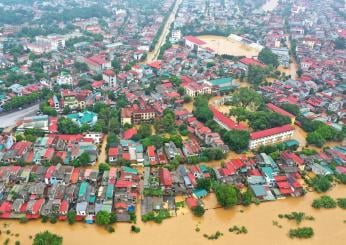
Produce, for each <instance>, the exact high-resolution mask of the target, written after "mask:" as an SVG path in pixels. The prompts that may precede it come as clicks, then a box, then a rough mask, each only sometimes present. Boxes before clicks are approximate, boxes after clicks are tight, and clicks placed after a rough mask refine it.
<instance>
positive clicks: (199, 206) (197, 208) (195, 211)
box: [192, 205, 205, 217]
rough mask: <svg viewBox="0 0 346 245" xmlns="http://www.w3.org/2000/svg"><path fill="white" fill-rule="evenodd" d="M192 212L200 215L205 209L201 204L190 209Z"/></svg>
mask: <svg viewBox="0 0 346 245" xmlns="http://www.w3.org/2000/svg"><path fill="white" fill-rule="evenodd" d="M192 213H193V214H194V215H195V216H197V217H202V216H203V215H204V213H205V209H204V208H203V207H202V206H201V205H198V206H196V207H194V208H193V209H192Z"/></svg>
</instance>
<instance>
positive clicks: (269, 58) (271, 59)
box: [258, 48, 279, 67]
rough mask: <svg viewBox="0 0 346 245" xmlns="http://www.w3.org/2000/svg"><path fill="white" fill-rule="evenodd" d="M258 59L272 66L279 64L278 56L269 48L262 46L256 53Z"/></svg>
mask: <svg viewBox="0 0 346 245" xmlns="http://www.w3.org/2000/svg"><path fill="white" fill-rule="evenodd" d="M258 60H259V61H261V62H262V63H264V64H266V65H271V66H273V67H278V66H279V60H278V56H277V55H276V54H274V53H273V52H272V51H271V50H270V49H269V48H264V49H262V50H261V52H260V53H259V54H258Z"/></svg>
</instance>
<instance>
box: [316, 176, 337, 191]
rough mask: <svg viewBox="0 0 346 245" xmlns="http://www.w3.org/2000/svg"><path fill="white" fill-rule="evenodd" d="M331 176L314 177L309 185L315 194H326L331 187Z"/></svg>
mask: <svg viewBox="0 0 346 245" xmlns="http://www.w3.org/2000/svg"><path fill="white" fill-rule="evenodd" d="M332 180H333V179H332V177H331V176H316V177H315V178H313V179H312V180H311V185H312V187H313V188H314V190H315V191H317V192H326V191H328V190H329V189H330V188H331V187H332Z"/></svg>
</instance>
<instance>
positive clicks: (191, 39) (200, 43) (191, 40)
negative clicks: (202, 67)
mask: <svg viewBox="0 0 346 245" xmlns="http://www.w3.org/2000/svg"><path fill="white" fill-rule="evenodd" d="M184 39H185V40H187V41H189V42H192V43H194V44H197V45H204V44H206V42H204V41H202V40H201V39H199V38H197V37H194V36H185V37H184Z"/></svg>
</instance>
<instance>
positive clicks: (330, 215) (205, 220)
mask: <svg viewBox="0 0 346 245" xmlns="http://www.w3.org/2000/svg"><path fill="white" fill-rule="evenodd" d="M328 195H330V196H332V197H334V198H338V197H345V196H346V186H336V187H334V189H333V190H331V191H330V192H329V193H328ZM318 196H319V195H318V194H316V193H308V194H307V195H306V196H305V197H302V198H289V199H285V200H277V201H274V202H268V203H262V204H260V205H259V206H256V205H252V206H250V207H248V208H244V207H241V206H239V207H235V208H233V209H229V210H224V209H221V208H217V209H214V208H215V207H217V202H216V199H215V196H214V195H212V194H210V195H209V196H208V197H207V198H205V200H204V203H205V207H206V208H207V209H208V210H207V211H206V213H205V215H204V217H202V218H196V217H193V216H192V215H191V212H190V211H189V210H187V208H182V209H181V210H179V212H178V216H177V217H173V218H170V219H168V220H165V221H164V222H163V224H160V225H158V224H152V223H150V224H142V223H141V222H140V221H139V222H138V224H137V226H139V227H140V228H141V232H140V233H139V234H132V233H130V225H129V224H117V225H115V226H114V227H115V229H116V231H115V233H113V234H109V233H107V232H106V231H105V230H104V229H103V228H100V227H97V226H96V225H86V224H81V223H79V224H75V225H73V226H70V225H68V224H67V223H64V222H60V223H57V224H55V225H52V224H42V223H41V222H39V221H33V222H30V223H28V224H19V223H18V221H6V223H8V224H9V226H8V227H7V228H4V227H3V224H4V223H5V221H1V223H0V227H1V230H2V235H1V236H0V241H1V242H3V241H4V240H5V239H6V238H10V240H11V243H14V241H16V240H20V241H21V242H22V244H30V243H31V240H30V239H29V236H30V235H34V234H35V233H37V232H40V231H44V230H49V231H51V232H55V233H57V234H59V235H61V236H63V237H64V244H100V243H102V244H104V245H108V244H135V245H136V244H138V245H142V244H153V245H156V244H158V245H161V244H162V243H164V244H169V245H176V244H196V245H197V244H211V243H213V244H214V243H215V244H227V245H228V244H304V245H305V244H321V245H322V244H345V243H344V242H345V238H346V224H344V223H343V221H344V220H346V211H344V210H342V209H340V208H335V209H333V210H314V209H312V208H311V207H310V205H311V202H312V200H313V199H314V198H316V197H318ZM241 210H243V212H241ZM292 211H301V212H305V213H306V214H309V215H312V216H314V217H315V221H303V222H302V224H301V225H300V226H311V227H313V229H314V231H315V235H314V237H313V238H311V239H308V240H297V239H294V240H292V239H290V238H288V236H287V233H288V230H289V229H290V228H295V227H297V225H295V224H294V223H293V222H288V221H285V220H281V219H278V218H277V215H278V214H282V213H288V212H292ZM273 220H276V221H278V222H279V224H280V225H282V228H281V229H280V228H278V227H276V226H273V225H272V221H273ZM233 225H238V226H240V225H244V226H245V227H246V228H247V229H248V231H249V233H248V234H246V235H235V234H232V233H229V232H228V231H227V230H228V228H229V227H230V226H233ZM197 226H198V227H199V228H200V232H196V231H195V228H196V227H197ZM7 229H9V230H11V232H13V233H14V234H15V233H18V234H19V237H14V236H12V237H11V236H8V235H6V234H5V233H4V231H6V230H7ZM216 231H220V232H223V233H224V236H223V237H221V238H220V239H219V240H217V241H209V240H207V239H205V238H204V237H203V234H204V233H206V234H212V233H215V232H216Z"/></svg>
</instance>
